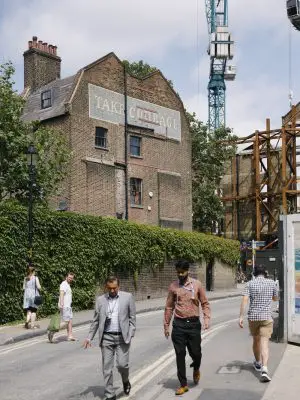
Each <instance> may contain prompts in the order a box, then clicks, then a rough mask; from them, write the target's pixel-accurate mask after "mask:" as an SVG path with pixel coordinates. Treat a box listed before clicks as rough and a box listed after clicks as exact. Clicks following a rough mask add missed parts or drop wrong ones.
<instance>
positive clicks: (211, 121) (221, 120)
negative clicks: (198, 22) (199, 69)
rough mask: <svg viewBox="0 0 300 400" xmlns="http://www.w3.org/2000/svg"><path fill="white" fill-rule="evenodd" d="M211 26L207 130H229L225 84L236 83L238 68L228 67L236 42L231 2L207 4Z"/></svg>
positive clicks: (215, 0) (212, 0) (217, 0)
mask: <svg viewBox="0 0 300 400" xmlns="http://www.w3.org/2000/svg"><path fill="white" fill-rule="evenodd" d="M205 3H206V18H207V24H208V34H209V47H208V54H209V56H210V72H209V83H208V129H209V130H210V131H212V130H215V129H218V128H220V127H222V126H224V127H226V114H225V111H226V104H225V100H226V99H225V91H226V84H225V80H229V81H233V80H234V79H235V75H236V68H235V66H233V65H228V62H227V61H228V60H231V59H232V58H233V46H234V42H233V41H232V39H231V35H230V33H229V31H228V0H205Z"/></svg>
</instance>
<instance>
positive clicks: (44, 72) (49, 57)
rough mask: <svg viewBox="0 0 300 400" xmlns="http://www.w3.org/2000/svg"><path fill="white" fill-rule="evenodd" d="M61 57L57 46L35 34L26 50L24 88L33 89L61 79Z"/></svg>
mask: <svg viewBox="0 0 300 400" xmlns="http://www.w3.org/2000/svg"><path fill="white" fill-rule="evenodd" d="M60 64H61V58H60V57H58V55H57V47H56V46H53V45H52V44H48V43H46V42H43V41H42V40H38V38H37V36H33V37H32V40H30V41H28V49H27V50H26V51H25V52H24V88H26V87H30V89H31V90H32V91H35V90H37V89H39V88H40V87H42V86H44V85H47V84H48V83H49V82H52V81H54V80H55V79H60V68H61V67H60Z"/></svg>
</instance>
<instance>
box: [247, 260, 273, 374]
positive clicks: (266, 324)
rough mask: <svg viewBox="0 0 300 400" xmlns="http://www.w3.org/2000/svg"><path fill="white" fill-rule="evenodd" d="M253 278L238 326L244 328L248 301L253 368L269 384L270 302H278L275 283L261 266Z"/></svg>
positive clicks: (248, 285) (271, 321) (271, 325)
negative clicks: (253, 359) (253, 358)
mask: <svg viewBox="0 0 300 400" xmlns="http://www.w3.org/2000/svg"><path fill="white" fill-rule="evenodd" d="M253 275H254V278H253V279H252V280H251V281H249V282H247V284H246V286H245V289H244V293H243V298H242V302H241V307H240V319H239V325H240V327H241V328H243V327H244V321H243V319H244V311H245V308H246V306H247V303H248V301H249V300H250V305H249V311H248V322H249V330H250V333H251V335H252V337H253V353H254V357H255V361H254V363H253V366H254V368H255V370H256V371H259V372H260V373H261V381H262V382H270V380H271V377H270V375H269V373H268V359H269V339H270V337H271V336H272V333H273V319H272V310H271V307H272V300H273V301H277V300H278V288H277V285H276V282H275V281H273V280H272V279H267V278H266V276H267V271H266V269H265V267H264V266H263V265H259V266H255V268H254V273H253Z"/></svg>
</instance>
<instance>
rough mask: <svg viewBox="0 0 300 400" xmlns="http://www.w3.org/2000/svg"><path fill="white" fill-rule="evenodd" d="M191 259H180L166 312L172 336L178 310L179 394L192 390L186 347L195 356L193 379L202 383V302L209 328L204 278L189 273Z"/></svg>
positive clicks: (167, 328)
mask: <svg viewBox="0 0 300 400" xmlns="http://www.w3.org/2000/svg"><path fill="white" fill-rule="evenodd" d="M189 267H190V265H189V262H188V261H186V260H180V261H178V262H177V263H176V272H177V277H178V280H177V281H174V282H172V283H171V285H170V287H169V293H168V297H167V301H166V308H165V315H164V332H165V337H166V338H167V339H168V337H169V335H170V322H171V319H172V315H173V312H174V320H173V329H172V341H173V345H174V349H175V353H176V363H177V376H178V379H179V382H180V387H179V388H178V389H177V390H176V395H182V394H184V393H185V392H187V391H188V390H189V388H188V386H187V378H186V365H185V355H186V348H187V349H188V352H189V354H190V356H191V358H192V360H193V363H192V365H191V366H192V367H193V368H194V372H193V380H194V383H195V384H198V382H199V379H200V364H201V357H202V353H201V323H200V319H199V316H200V310H199V306H200V305H201V308H202V312H203V318H204V329H208V328H209V322H210V306H209V303H208V300H207V298H206V294H205V290H204V289H203V287H202V285H201V282H200V281H198V280H197V279H193V278H191V277H189Z"/></svg>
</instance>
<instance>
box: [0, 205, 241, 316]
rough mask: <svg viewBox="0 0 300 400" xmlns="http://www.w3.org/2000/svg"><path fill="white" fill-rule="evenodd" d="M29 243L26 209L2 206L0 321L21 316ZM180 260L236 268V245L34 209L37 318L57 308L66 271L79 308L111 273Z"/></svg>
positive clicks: (85, 305) (135, 272) (87, 304)
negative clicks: (39, 290) (71, 276)
mask: <svg viewBox="0 0 300 400" xmlns="http://www.w3.org/2000/svg"><path fill="white" fill-rule="evenodd" d="M27 243H28V218H27V209H26V208H23V207H21V206H20V205H18V204H16V203H5V204H2V205H0V282H1V291H0V324H3V323H6V322H9V321H13V320H18V319H22V317H23V310H22V299H23V291H22V284H23V279H24V276H25V273H26V268H27V265H26V260H27ZM178 258H187V259H188V260H190V261H192V262H196V261H199V260H201V259H203V258H204V259H207V260H208V259H219V260H221V261H223V262H224V263H226V264H228V265H231V266H232V267H235V266H236V264H237V261H238V258H239V243H238V242H236V241H233V240H226V239H222V238H218V237H215V236H210V235H205V234H201V233H195V232H192V233H191V232H181V231H176V230H170V229H161V228H159V227H153V226H146V225H139V224H135V223H132V222H127V221H121V220H117V219H115V218H102V217H92V216H87V215H79V214H75V213H68V212H51V211H49V210H46V209H35V211H34V245H33V262H34V265H35V267H36V269H37V271H38V275H39V277H40V280H41V283H42V286H43V296H44V300H45V301H44V304H43V306H42V307H40V309H39V315H40V316H46V315H49V314H51V313H53V312H55V311H56V308H57V299H58V287H59V284H60V283H61V281H62V280H63V279H64V277H65V274H66V273H67V272H68V271H72V272H74V273H75V275H76V279H75V283H74V286H73V294H74V301H73V306H74V309H75V310H83V309H88V308H90V307H92V306H93V303H94V299H95V290H96V287H97V286H99V285H100V284H102V282H103V280H104V278H105V276H106V275H107V274H108V273H109V272H111V271H114V272H118V273H119V274H120V275H121V274H122V275H123V276H124V274H126V275H128V276H135V277H137V276H138V274H139V273H140V272H141V271H143V270H144V269H145V268H152V269H153V268H154V269H155V268H159V267H161V266H162V265H163V264H164V262H165V261H171V260H174V259H178Z"/></svg>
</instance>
